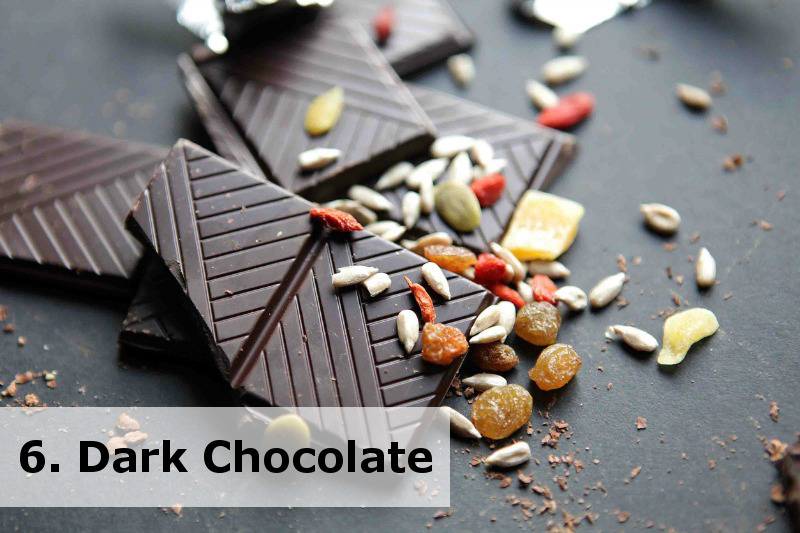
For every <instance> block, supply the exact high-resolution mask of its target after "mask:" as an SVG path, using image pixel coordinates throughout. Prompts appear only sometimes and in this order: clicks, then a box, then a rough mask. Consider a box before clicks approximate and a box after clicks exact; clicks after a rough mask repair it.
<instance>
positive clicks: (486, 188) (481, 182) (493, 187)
mask: <svg viewBox="0 0 800 533" xmlns="http://www.w3.org/2000/svg"><path fill="white" fill-rule="evenodd" d="M470 187H472V192H474V193H475V196H477V197H478V203H479V204H481V207H489V206H492V205H494V204H495V202H497V200H499V199H500V197H501V196H503V191H504V190H505V188H506V178H505V176H503V175H502V174H489V175H488V176H484V177H482V178H478V179H476V180H475V181H473V182H472V184H471V185H470Z"/></svg>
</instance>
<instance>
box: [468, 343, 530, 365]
mask: <svg viewBox="0 0 800 533" xmlns="http://www.w3.org/2000/svg"><path fill="white" fill-rule="evenodd" d="M472 361H473V362H474V363H475V365H476V366H477V367H478V368H480V369H481V370H486V371H488V372H507V371H509V370H511V369H512V368H514V367H515V366H517V365H518V364H519V357H517V352H515V351H514V348H512V347H511V346H509V345H507V344H503V343H502V342H490V343H489V344H475V345H474V346H472Z"/></svg>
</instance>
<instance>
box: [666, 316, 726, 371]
mask: <svg viewBox="0 0 800 533" xmlns="http://www.w3.org/2000/svg"><path fill="white" fill-rule="evenodd" d="M718 329H719V322H718V321H717V317H716V316H715V315H714V313H712V312H711V311H709V310H708V309H702V308H700V307H696V308H694V309H687V310H686V311H682V312H680V313H676V314H674V315H672V316H671V317H669V318H668V319H667V320H665V321H664V340H663V341H662V342H661V346H662V348H661V351H660V352H659V353H658V364H660V365H677V364H678V363H680V362H681V361H683V359H684V357H686V353H687V352H688V351H689V348H691V347H692V344H694V343H696V342H697V341H699V340H701V339H704V338H706V337H709V336H711V335H713V334H714V333H716V332H717V330H718Z"/></svg>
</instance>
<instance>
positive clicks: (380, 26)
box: [372, 4, 394, 44]
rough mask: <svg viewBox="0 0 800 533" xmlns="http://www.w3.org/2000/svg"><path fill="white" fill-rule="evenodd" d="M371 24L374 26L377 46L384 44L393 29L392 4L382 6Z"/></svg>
mask: <svg viewBox="0 0 800 533" xmlns="http://www.w3.org/2000/svg"><path fill="white" fill-rule="evenodd" d="M372 24H373V25H374V26H375V37H376V39H377V41H378V44H384V43H385V42H386V41H387V40H388V39H389V37H390V36H391V35H392V29H393V28H394V6H393V5H392V4H386V5H385V6H383V7H382V8H381V10H380V11H379V12H378V14H377V15H376V16H375V20H373V22H372Z"/></svg>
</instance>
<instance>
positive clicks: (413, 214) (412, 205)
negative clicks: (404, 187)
mask: <svg viewBox="0 0 800 533" xmlns="http://www.w3.org/2000/svg"><path fill="white" fill-rule="evenodd" d="M421 206H422V200H420V197H419V194H417V193H415V192H414V191H408V192H407V193H405V194H404V195H403V201H402V205H401V208H400V210H401V212H402V214H403V224H405V226H406V227H407V228H413V227H414V225H415V224H416V223H417V220H419V214H420V211H421V209H422V207H421Z"/></svg>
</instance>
